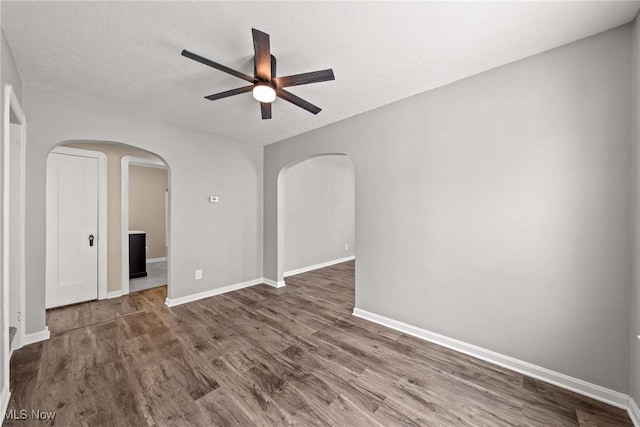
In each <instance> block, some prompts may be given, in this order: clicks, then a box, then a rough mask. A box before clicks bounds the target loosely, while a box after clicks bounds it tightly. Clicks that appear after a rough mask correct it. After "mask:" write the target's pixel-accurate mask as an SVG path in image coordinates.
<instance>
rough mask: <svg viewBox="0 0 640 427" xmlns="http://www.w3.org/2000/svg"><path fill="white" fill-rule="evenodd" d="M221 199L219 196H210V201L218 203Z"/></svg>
mask: <svg viewBox="0 0 640 427" xmlns="http://www.w3.org/2000/svg"><path fill="white" fill-rule="evenodd" d="M219 201H220V199H219V198H218V196H209V203H218V202H219Z"/></svg>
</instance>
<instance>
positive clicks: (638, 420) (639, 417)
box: [627, 397, 640, 427]
mask: <svg viewBox="0 0 640 427" xmlns="http://www.w3.org/2000/svg"><path fill="white" fill-rule="evenodd" d="M627 412H628V413H629V418H631V422H632V423H633V425H634V426H635V427H640V409H638V405H636V402H635V401H634V400H633V397H630V398H629V408H627Z"/></svg>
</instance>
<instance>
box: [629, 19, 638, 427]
mask: <svg viewBox="0 0 640 427" xmlns="http://www.w3.org/2000/svg"><path fill="white" fill-rule="evenodd" d="M632 34H633V35H632V37H633V63H632V67H633V73H632V79H633V80H632V97H633V98H632V119H631V125H632V151H633V156H632V161H633V168H632V170H633V181H632V197H633V208H634V212H633V222H634V224H633V230H634V235H633V251H632V256H633V258H632V259H633V276H632V286H631V337H630V339H631V345H630V348H631V362H630V363H631V366H630V372H631V375H630V377H631V393H630V394H631V399H630V402H631V403H634V401H635V402H638V401H640V341H638V340H636V335H637V334H638V333H640V195H639V194H638V192H639V191H640V12H638V14H637V15H636V18H635V20H634V22H633V33H632ZM635 409H636V412H637V406H636V407H635ZM630 410H631V407H630ZM638 423H640V420H638V422H636V425H638Z"/></svg>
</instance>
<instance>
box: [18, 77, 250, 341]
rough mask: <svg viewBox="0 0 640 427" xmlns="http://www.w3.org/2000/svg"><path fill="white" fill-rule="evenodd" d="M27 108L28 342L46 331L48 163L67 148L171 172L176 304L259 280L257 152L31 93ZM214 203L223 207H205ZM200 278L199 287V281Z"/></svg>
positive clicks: (65, 98) (171, 294)
mask: <svg viewBox="0 0 640 427" xmlns="http://www.w3.org/2000/svg"><path fill="white" fill-rule="evenodd" d="M25 100H26V106H27V108H26V114H27V120H28V123H29V130H28V135H29V136H28V138H29V141H28V144H27V181H26V187H27V199H26V210H27V215H26V227H27V233H26V257H27V274H26V282H27V283H26V300H27V307H26V310H27V323H26V328H27V332H34V331H39V330H42V329H43V328H44V325H45V311H44V303H45V299H44V297H45V292H44V291H45V287H44V279H45V242H44V236H45V229H44V227H45V162H46V158H47V154H48V153H49V151H50V150H51V149H52V148H53V147H54V146H55V145H56V144H58V143H61V142H64V141H69V140H82V141H87V140H93V141H114V142H121V143H125V144H129V145H132V146H136V147H139V148H141V149H145V150H148V151H151V152H153V153H156V154H157V155H158V156H159V157H161V158H162V159H163V160H164V161H165V163H166V164H167V165H168V166H169V177H170V178H169V181H170V186H171V189H170V191H171V200H170V206H171V207H170V221H171V229H170V234H169V252H170V253H169V259H170V264H169V297H170V298H177V297H182V296H186V295H190V294H194V293H197V292H203V291H206V290H210V289H214V288H218V287H222V286H226V285H230V284H234V283H238V282H243V281H247V280H252V279H255V278H258V277H261V276H262V265H261V262H260V260H261V258H262V252H261V250H262V248H261V246H260V245H259V244H258V242H260V240H261V236H262V228H261V222H262V221H261V215H260V214H259V213H260V212H261V211H262V194H261V191H260V189H261V188H262V183H261V177H262V150H261V149H259V148H257V147H254V146H249V145H246V144H243V143H241V142H238V141H234V140H229V139H226V138H223V137H218V136H215V135H212V134H208V133H204V132H199V131H195V130H190V129H187V128H184V127H181V126H177V125H173V124H170V123H167V122H163V121H157V120H151V119H147V118H143V117H138V116H136V115H135V114H132V113H131V112H130V111H125V110H119V109H115V108H111V107H105V106H100V105H96V104H92V103H90V102H88V101H84V100H81V99H78V98H73V97H68V96H64V95H60V94H56V93H53V92H50V91H46V90H43V89H39V88H35V87H32V86H27V87H25ZM209 195H216V196H219V197H220V203H217V204H213V203H209V202H208V196H209ZM200 268H201V269H203V270H204V275H203V279H202V280H199V281H195V280H194V270H195V269H200Z"/></svg>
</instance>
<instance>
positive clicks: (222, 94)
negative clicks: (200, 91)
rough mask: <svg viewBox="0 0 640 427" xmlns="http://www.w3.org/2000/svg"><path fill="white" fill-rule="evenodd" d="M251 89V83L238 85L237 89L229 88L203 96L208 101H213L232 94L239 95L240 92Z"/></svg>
mask: <svg viewBox="0 0 640 427" xmlns="http://www.w3.org/2000/svg"><path fill="white" fill-rule="evenodd" d="M252 90H253V85H251V86H244V87H239V88H238V89H231V90H227V91H224V92H220V93H214V94H213V95H209V96H205V98H206V99H208V100H209V101H215V100H216V99H222V98H227V97H229V96H233V95H240V94H241V93H246V92H251V91H252Z"/></svg>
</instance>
